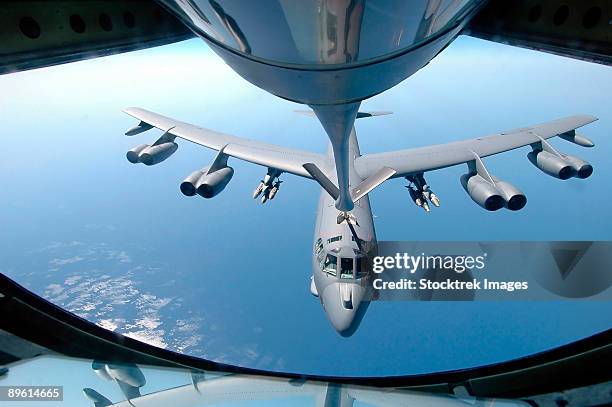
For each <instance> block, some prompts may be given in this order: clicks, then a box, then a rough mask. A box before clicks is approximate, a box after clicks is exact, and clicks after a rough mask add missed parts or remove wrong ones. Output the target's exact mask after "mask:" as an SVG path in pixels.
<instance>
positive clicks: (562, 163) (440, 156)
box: [355, 115, 597, 212]
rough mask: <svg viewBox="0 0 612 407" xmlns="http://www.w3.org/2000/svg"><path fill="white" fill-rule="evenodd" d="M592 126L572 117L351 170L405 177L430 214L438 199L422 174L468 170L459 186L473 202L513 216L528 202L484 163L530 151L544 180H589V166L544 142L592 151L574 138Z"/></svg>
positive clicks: (390, 155)
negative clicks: (560, 142)
mask: <svg viewBox="0 0 612 407" xmlns="http://www.w3.org/2000/svg"><path fill="white" fill-rule="evenodd" d="M595 120H597V118H595V117H593V116H588V115H578V116H571V117H566V118H563V119H558V120H554V121H551V122H548V123H542V124H538V125H535V126H530V127H523V128H520V129H515V130H511V131H507V132H504V133H499V134H494V135H491V136H485V137H479V138H475V139H471V140H464V141H457V142H454V143H448V144H439V145H433V146H427V147H420V148H412V149H409V150H400V151H391V152H387V153H379V154H367V155H363V156H361V157H358V158H357V159H356V160H355V168H356V170H357V172H358V173H359V174H360V175H361V176H362V177H364V178H365V177H374V176H375V174H379V173H381V172H382V171H387V173H388V174H391V176H393V177H406V179H407V180H408V182H409V185H408V186H407V188H408V192H409V193H410V197H411V198H412V200H413V201H414V203H415V204H416V205H417V206H420V207H421V208H423V209H424V210H425V211H427V212H429V210H430V206H429V204H428V202H431V203H432V204H433V205H434V206H440V199H439V198H438V196H437V195H436V194H434V193H433V191H432V190H431V188H430V187H429V185H427V182H426V181H425V178H424V176H423V173H424V172H426V171H433V170H438V169H441V168H445V167H450V166H453V165H457V164H467V166H468V172H467V173H466V174H465V175H463V176H462V177H461V183H462V185H463V188H464V189H465V190H466V192H467V193H468V195H469V196H470V198H472V200H473V201H474V202H476V203H477V204H478V205H480V206H482V207H483V208H485V209H487V210H490V211H495V210H498V209H501V208H502V207H506V208H508V209H510V210H513V211H516V210H519V209H521V208H523V207H524V206H525V204H526V203H527V198H526V197H525V195H524V194H523V193H522V192H521V191H520V190H519V189H518V188H516V187H515V186H513V185H512V184H510V183H508V182H505V181H502V180H500V179H498V178H496V177H494V176H493V175H491V174H490V173H489V172H488V171H487V169H486V167H485V165H484V163H483V161H482V158H483V157H487V156H490V155H494V154H499V153H503V152H505V151H509V150H513V149H516V148H520V147H524V146H531V148H532V151H531V152H530V153H529V154H528V155H527V156H528V158H529V160H530V161H531V162H532V163H533V164H534V165H535V166H536V167H538V168H539V169H540V170H542V171H543V172H545V173H547V174H548V175H551V176H554V177H556V178H560V179H568V178H572V177H576V178H587V177H589V176H590V175H591V174H592V172H593V167H592V166H591V165H590V164H589V163H587V162H586V161H584V160H581V159H580V158H577V157H572V156H569V155H565V154H562V153H560V152H559V151H557V150H556V149H555V148H554V147H553V146H551V145H550V144H549V142H548V141H547V139H549V138H551V137H555V136H559V137H561V138H563V139H565V140H567V141H570V142H573V143H575V144H578V145H581V146H583V147H592V146H593V143H592V142H591V141H590V140H589V139H587V138H586V137H584V136H581V135H579V134H577V133H576V129H577V128H579V127H582V126H585V125H587V124H589V123H591V122H593V121H595Z"/></svg>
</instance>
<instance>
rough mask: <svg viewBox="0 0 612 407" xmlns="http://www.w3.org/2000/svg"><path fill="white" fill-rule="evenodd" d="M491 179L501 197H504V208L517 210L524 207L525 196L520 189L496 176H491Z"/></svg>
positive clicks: (525, 202)
mask: <svg viewBox="0 0 612 407" xmlns="http://www.w3.org/2000/svg"><path fill="white" fill-rule="evenodd" d="M493 180H494V181H495V188H496V189H497V190H498V191H499V194H500V195H501V196H502V198H504V201H505V206H506V208H508V209H510V210H511V211H518V210H520V209H523V208H524V207H525V205H526V204H527V197H526V196H525V194H524V193H523V192H522V191H521V190H520V189H518V188H517V187H515V186H514V185H512V184H511V183H509V182H506V181H502V180H500V179H498V178H496V177H493Z"/></svg>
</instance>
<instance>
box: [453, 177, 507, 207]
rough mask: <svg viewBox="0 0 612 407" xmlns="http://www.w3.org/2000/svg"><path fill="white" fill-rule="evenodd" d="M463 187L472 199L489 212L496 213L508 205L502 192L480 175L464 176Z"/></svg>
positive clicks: (462, 178) (462, 179)
mask: <svg viewBox="0 0 612 407" xmlns="http://www.w3.org/2000/svg"><path fill="white" fill-rule="evenodd" d="M461 185H463V188H464V189H465V191H466V192H467V193H468V195H469V196H470V198H472V200H473V201H474V202H476V203H477V204H478V205H480V206H482V207H483V208H485V209H486V210H488V211H496V210H498V209H501V208H503V207H504V205H505V204H506V201H505V200H504V198H503V197H502V195H501V193H500V191H498V190H497V188H495V187H494V186H493V185H492V184H491V183H489V182H487V181H486V180H485V179H484V178H483V177H481V176H480V175H478V174H464V175H462V176H461Z"/></svg>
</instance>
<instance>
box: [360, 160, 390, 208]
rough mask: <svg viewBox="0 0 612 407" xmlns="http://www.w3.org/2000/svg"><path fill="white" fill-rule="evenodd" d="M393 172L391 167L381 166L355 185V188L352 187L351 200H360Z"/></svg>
mask: <svg viewBox="0 0 612 407" xmlns="http://www.w3.org/2000/svg"><path fill="white" fill-rule="evenodd" d="M395 173H396V171H395V170H394V169H393V168H389V167H383V168H381V169H380V170H378V171H377V172H375V173H374V174H372V175H370V176H369V177H368V178H367V179H365V180H363V181H362V182H361V183H360V184H359V185H357V186H356V187H355V189H353V193H352V197H353V201H355V202H356V201H358V200H360V199H361V198H363V197H364V196H365V195H366V194H368V193H369V192H370V191H372V190H373V189H374V188H376V187H377V186H379V185H380V184H382V183H383V182H385V181H386V180H388V179H389V178H391V177H392V176H393V175H395Z"/></svg>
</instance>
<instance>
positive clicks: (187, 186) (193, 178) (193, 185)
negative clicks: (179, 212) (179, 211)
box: [181, 167, 208, 196]
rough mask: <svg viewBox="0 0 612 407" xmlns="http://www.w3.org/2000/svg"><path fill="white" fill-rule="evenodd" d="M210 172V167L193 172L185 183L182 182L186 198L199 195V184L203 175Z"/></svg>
mask: <svg viewBox="0 0 612 407" xmlns="http://www.w3.org/2000/svg"><path fill="white" fill-rule="evenodd" d="M206 172H208V167H205V168H202V169H201V170H198V171H194V172H192V173H191V174H190V175H189V176H188V177H187V178H185V180H184V181H183V182H181V192H182V193H183V195H185V196H194V195H195V194H196V193H197V189H198V184H199V181H200V178H202V175H204V174H205V173H206Z"/></svg>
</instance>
